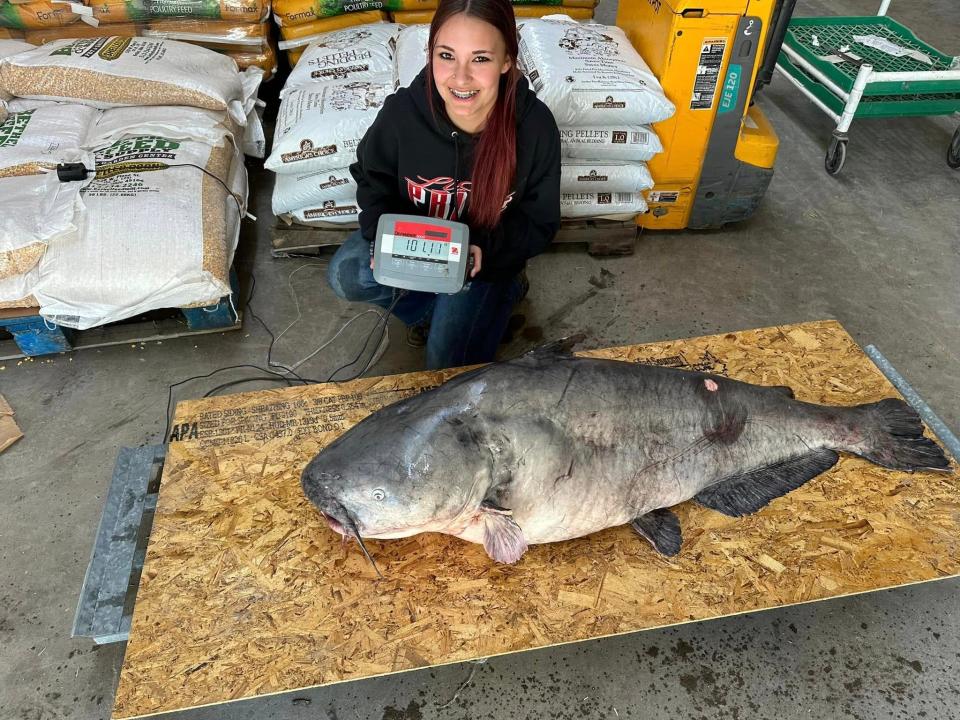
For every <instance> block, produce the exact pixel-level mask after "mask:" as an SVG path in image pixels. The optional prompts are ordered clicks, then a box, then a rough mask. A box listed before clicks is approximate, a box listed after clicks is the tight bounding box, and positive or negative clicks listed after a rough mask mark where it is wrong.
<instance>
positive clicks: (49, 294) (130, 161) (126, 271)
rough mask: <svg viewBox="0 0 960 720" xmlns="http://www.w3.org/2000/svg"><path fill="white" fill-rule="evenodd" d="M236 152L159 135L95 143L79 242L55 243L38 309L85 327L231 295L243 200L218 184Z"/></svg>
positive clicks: (43, 267) (44, 266) (45, 263)
mask: <svg viewBox="0 0 960 720" xmlns="http://www.w3.org/2000/svg"><path fill="white" fill-rule="evenodd" d="M237 154H238V153H237V151H236V149H235V148H234V146H233V143H232V142H230V141H226V142H224V143H223V144H221V145H220V146H219V147H214V146H212V145H209V144H207V143H203V142H197V141H194V140H173V139H170V138H164V137H159V136H155V135H141V136H124V137H122V138H120V139H117V140H115V141H114V142H112V143H111V144H109V145H106V146H101V147H99V148H97V149H96V161H97V178H96V179H95V180H93V181H92V182H91V183H90V184H89V185H88V186H87V187H86V189H85V190H84V192H83V193H82V200H83V202H84V205H85V210H84V213H83V223H82V225H81V228H80V232H79V234H78V237H77V240H76V242H62V243H51V244H50V246H49V247H48V250H47V253H46V254H45V255H44V257H43V260H42V261H41V263H40V279H39V281H38V282H37V285H36V287H35V288H34V290H33V294H34V296H35V297H36V298H37V300H38V301H39V302H40V306H41V314H42V315H44V316H45V317H49V318H51V319H53V320H54V322H57V323H58V324H61V325H65V326H67V327H74V328H79V329H85V328H90V327H94V326H96V325H101V324H104V323H109V322H114V321H117V320H122V319H124V318H128V317H133V316H135V315H138V314H140V313H143V312H146V311H149V310H155V309H159V308H168V307H183V306H187V305H190V304H194V303H198V302H205V301H209V300H210V299H211V298H218V297H222V296H224V295H229V294H230V284H229V278H228V268H229V265H230V262H231V259H232V256H233V251H234V249H235V248H236V242H237V237H236V235H237V232H238V228H239V216H240V215H241V212H240V209H239V207H242V202H241V200H242V199H243V198H242V197H241V198H235V197H234V196H233V195H230V194H228V193H227V192H226V190H225V188H224V187H223V185H222V184H221V181H222V182H224V183H226V184H227V185H228V186H229V185H230V183H229V181H230V180H231V168H232V167H233V165H234V160H235V158H236V156H237ZM176 165H179V166H181V167H173V166H176ZM188 165H196V166H199V167H189V166H188ZM199 168H203V169H205V170H206V171H207V173H209V174H210V175H208V174H206V173H204V172H203V170H201V169H199ZM211 175H212V176H215V177H216V178H219V179H220V181H218V180H215V179H214V178H213V177H211ZM231 190H232V191H234V192H237V191H238V190H237V189H236V188H231ZM240 191H242V189H241V190H240ZM238 206H239V207H238Z"/></svg>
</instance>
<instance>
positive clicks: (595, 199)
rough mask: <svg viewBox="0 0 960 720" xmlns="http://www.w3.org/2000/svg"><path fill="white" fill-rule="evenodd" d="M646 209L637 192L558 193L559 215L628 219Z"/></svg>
mask: <svg viewBox="0 0 960 720" xmlns="http://www.w3.org/2000/svg"><path fill="white" fill-rule="evenodd" d="M646 211H647V203H646V201H645V200H644V199H643V195H641V194H640V193H639V192H614V193H608V192H581V193H560V217H563V218H602V219H605V220H630V219H631V218H634V217H636V216H637V215H639V214H640V213H644V212H646Z"/></svg>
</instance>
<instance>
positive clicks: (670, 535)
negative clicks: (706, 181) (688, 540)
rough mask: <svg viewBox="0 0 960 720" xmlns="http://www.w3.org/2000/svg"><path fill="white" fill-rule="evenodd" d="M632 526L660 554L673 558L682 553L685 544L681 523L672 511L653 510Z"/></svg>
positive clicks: (665, 509) (663, 509) (631, 524)
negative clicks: (681, 547)
mask: <svg viewBox="0 0 960 720" xmlns="http://www.w3.org/2000/svg"><path fill="white" fill-rule="evenodd" d="M630 526H631V527H632V528H633V529H634V530H636V531H637V532H638V533H639V534H640V535H642V536H643V537H645V538H646V539H647V540H649V541H650V544H651V545H653V548H654V550H656V551H657V552H658V553H660V554H662V555H667V556H670V557H672V556H674V555H676V554H677V553H679V552H680V544H681V543H682V542H683V536H682V534H681V532H680V521H679V520H678V519H677V516H676V515H674V514H673V512H672V511H671V510H667V508H659V509H657V510H651V511H650V512H648V513H647V514H646V515H641V516H640V517H638V518H637V519H636V520H634V521H633V522H632V523H630Z"/></svg>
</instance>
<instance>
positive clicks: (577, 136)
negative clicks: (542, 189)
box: [560, 125, 663, 162]
mask: <svg viewBox="0 0 960 720" xmlns="http://www.w3.org/2000/svg"><path fill="white" fill-rule="evenodd" d="M662 150H663V145H662V144H661V143H660V138H659V137H657V134H656V133H655V132H654V131H653V130H651V129H650V128H649V127H647V126H646V125H619V126H616V127H596V126H593V127H591V126H584V127H578V128H571V127H561V128H560V151H561V153H562V155H563V156H564V157H569V158H583V159H586V160H631V161H634V162H646V161H647V160H650V159H652V158H653V156H654V155H656V154H657V153H658V152H661V151H662Z"/></svg>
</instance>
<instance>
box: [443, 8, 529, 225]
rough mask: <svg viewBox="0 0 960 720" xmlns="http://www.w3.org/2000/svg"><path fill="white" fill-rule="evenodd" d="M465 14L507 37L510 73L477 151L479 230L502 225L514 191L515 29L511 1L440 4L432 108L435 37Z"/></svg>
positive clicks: (473, 206) (474, 194) (473, 204)
mask: <svg viewBox="0 0 960 720" xmlns="http://www.w3.org/2000/svg"><path fill="white" fill-rule="evenodd" d="M460 13H463V14H464V15H469V16H470V17H475V18H477V19H478V20H483V21H484V22H486V23H489V24H490V25H493V26H494V27H495V28H496V29H497V30H499V31H500V34H501V35H502V36H503V41H504V42H505V43H506V46H507V56H508V57H509V58H510V61H511V63H512V67H511V68H510V70H508V71H507V72H506V73H505V74H503V75H501V76H500V89H499V91H498V95H497V102H496V104H495V105H494V106H493V109H492V110H491V111H490V117H489V118H487V124H486V126H485V127H484V129H483V132H482V133H480V139H479V140H478V141H477V147H476V149H475V151H474V161H473V176H472V178H471V181H472V182H471V190H470V220H471V223H472V224H474V225H477V226H479V227H484V228H492V227H494V226H495V225H496V224H497V223H498V222H499V221H500V212H501V211H502V210H503V204H504V202H505V201H506V199H507V195H508V194H509V193H510V189H511V188H512V187H513V180H514V176H515V175H516V172H517V125H516V122H517V121H516V112H517V107H516V106H517V82H519V80H520V71H519V70H518V69H517V55H518V53H519V50H518V48H517V23H516V19H515V18H514V14H513V5H512V4H511V3H510V0H440V6H439V7H438V8H437V12H436V13H435V14H434V16H433V22H431V23H430V42H429V44H428V45H427V52H428V55H427V98H428V101H429V102H430V106H431V109H432V110H434V112H435V109H434V108H433V93H434V85H433V51H434V47H435V43H436V40H437V33H438V32H439V31H440V28H441V27H442V26H443V24H444V23H445V22H446V21H447V20H449V19H450V18H451V17H453V16H454V15H458V14H460Z"/></svg>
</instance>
